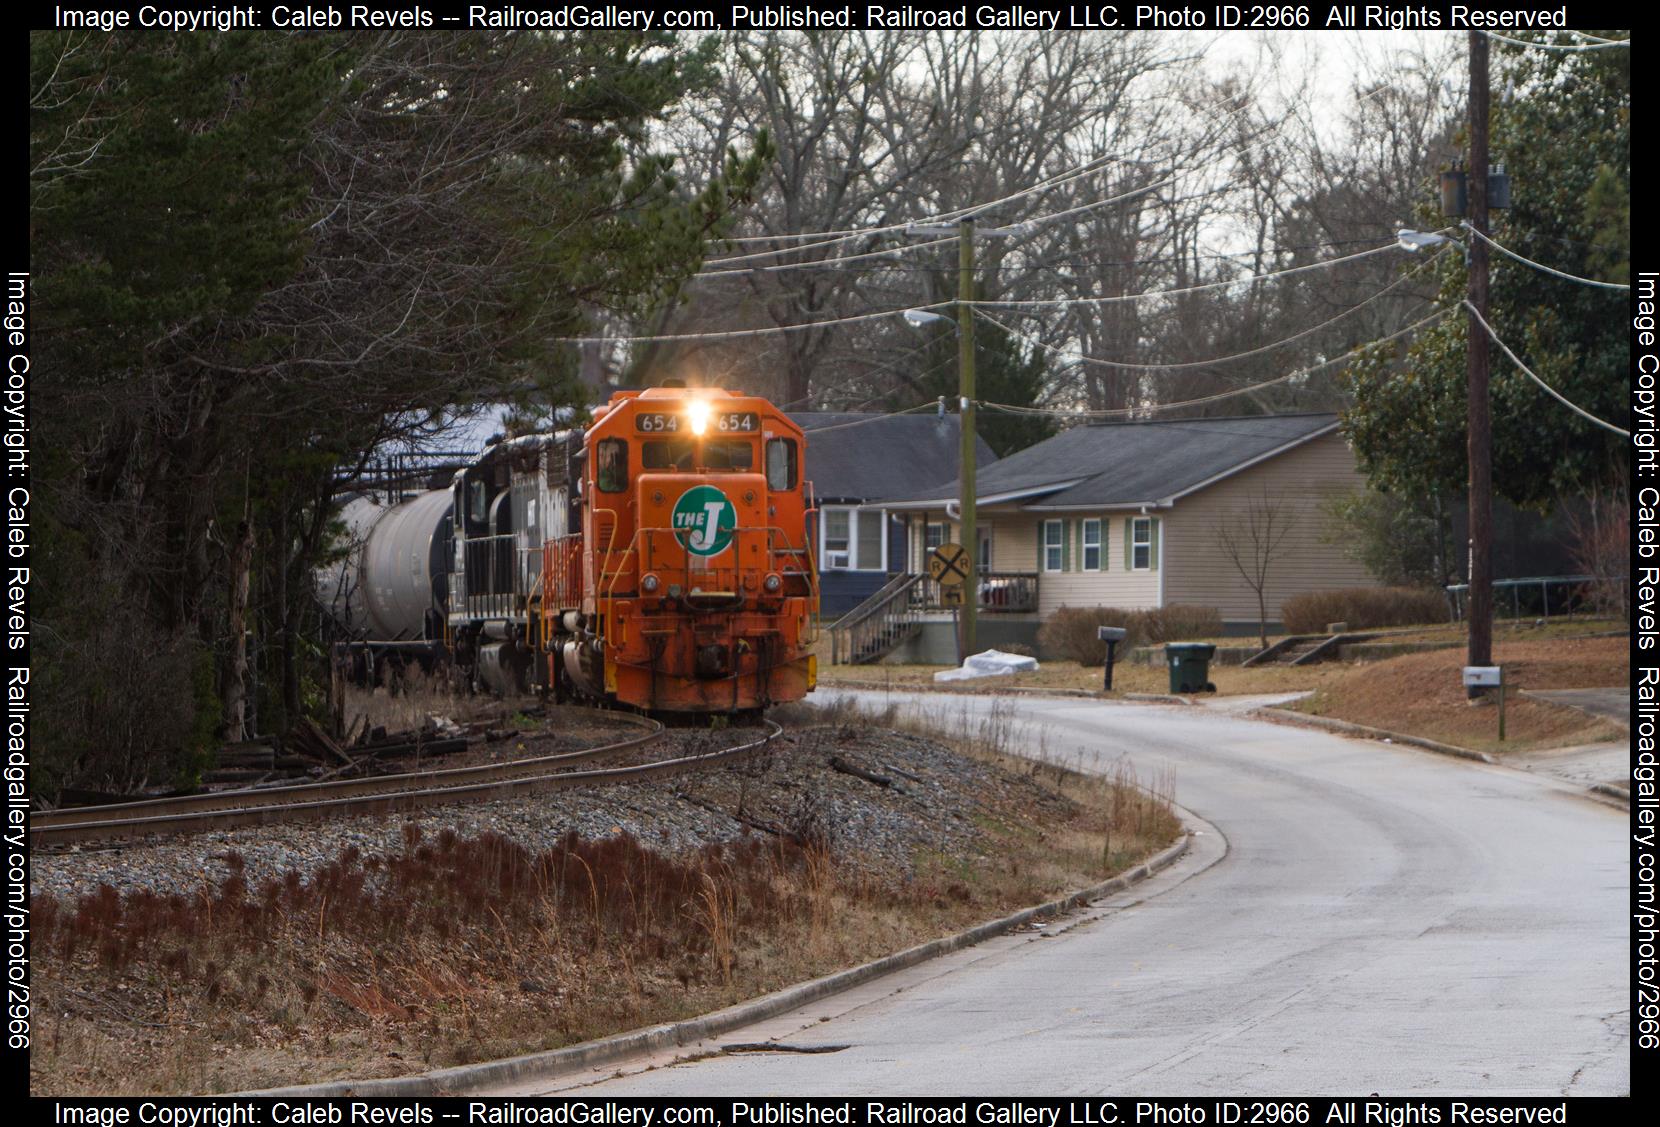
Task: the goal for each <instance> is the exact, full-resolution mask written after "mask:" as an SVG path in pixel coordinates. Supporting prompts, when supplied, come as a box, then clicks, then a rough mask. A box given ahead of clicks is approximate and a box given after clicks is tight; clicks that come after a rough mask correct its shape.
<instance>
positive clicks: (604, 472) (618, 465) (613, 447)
mask: <svg viewBox="0 0 1660 1127" xmlns="http://www.w3.org/2000/svg"><path fill="white" fill-rule="evenodd" d="M594 485H595V487H596V488H598V489H599V491H600V492H601V493H621V492H622V491H623V490H625V489H627V488H628V442H627V441H626V440H625V439H621V438H602V439H600V440H599V453H598V455H597V459H596V461H595V470H594Z"/></svg>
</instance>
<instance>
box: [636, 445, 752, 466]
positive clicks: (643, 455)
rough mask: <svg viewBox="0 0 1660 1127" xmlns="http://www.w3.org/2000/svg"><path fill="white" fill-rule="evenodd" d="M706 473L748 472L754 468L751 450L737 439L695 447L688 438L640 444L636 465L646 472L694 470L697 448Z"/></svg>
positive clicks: (749, 446)
mask: <svg viewBox="0 0 1660 1127" xmlns="http://www.w3.org/2000/svg"><path fill="white" fill-rule="evenodd" d="M700 445H701V446H702V448H703V463H702V466H701V468H702V469H706V470H740V471H742V470H749V469H753V468H754V466H755V446H754V444H753V443H751V442H746V441H743V440H741V439H719V438H712V439H708V440H706V441H704V442H702V443H699V442H697V441H695V440H693V439H690V438H666V439H652V440H651V441H649V442H642V443H641V444H640V465H641V466H642V467H643V468H645V469H648V470H694V469H698V468H700V467H699V465H698V447H699V446H700Z"/></svg>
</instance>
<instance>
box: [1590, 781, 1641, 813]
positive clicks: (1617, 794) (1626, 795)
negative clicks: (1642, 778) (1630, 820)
mask: <svg viewBox="0 0 1660 1127" xmlns="http://www.w3.org/2000/svg"><path fill="white" fill-rule="evenodd" d="M1590 791H1591V793H1592V794H1600V795H1603V796H1605V797H1607V798H1611V799H1613V800H1614V801H1615V802H1616V803H1617V804H1619V805H1621V806H1624V807H1626V808H1627V809H1630V808H1631V789H1630V788H1629V787H1620V786H1615V785H1614V784H1613V783H1592V784H1591V786H1590Z"/></svg>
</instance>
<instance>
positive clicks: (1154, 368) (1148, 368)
mask: <svg viewBox="0 0 1660 1127" xmlns="http://www.w3.org/2000/svg"><path fill="white" fill-rule="evenodd" d="M1446 253H1447V252H1446V251H1445V250H1442V251H1439V252H1437V254H1436V255H1435V256H1433V257H1431V258H1428V259H1426V260H1424V262H1423V263H1422V264H1421V265H1419V266H1418V267H1417V268H1416V269H1414V270H1411V271H1409V272H1408V273H1405V274H1402V275H1401V276H1400V277H1399V278H1396V279H1395V280H1394V281H1393V282H1390V283H1389V284H1388V285H1387V286H1385V287H1383V289H1381V290H1379V291H1378V292H1377V293H1375V294H1373V295H1372V296H1370V297H1368V298H1366V299H1364V300H1363V301H1361V302H1359V303H1357V304H1355V305H1352V306H1350V307H1349V308H1347V309H1345V310H1343V312H1341V313H1339V314H1338V315H1337V316H1335V317H1332V318H1329V319H1328V320H1325V321H1322V322H1320V323H1319V324H1318V325H1315V326H1313V327H1311V328H1307V329H1303V330H1301V331H1299V332H1296V333H1293V334H1292V335H1291V336H1288V337H1284V338H1283V339H1281V340H1277V341H1274V342H1273V343H1271V344H1265V345H1262V346H1261V347H1258V348H1253V349H1250V350H1249V351H1246V352H1236V353H1234V354H1233V355H1231V356H1217V357H1213V358H1212V359H1209V360H1184V361H1181V362H1180V363H1169V364H1132V363H1128V362H1126V361H1120V360H1102V359H1099V358H1098V357H1094V356H1086V355H1084V354H1083V353H1081V352H1075V351H1073V350H1071V349H1066V348H1061V347H1060V346H1058V345H1053V344H1046V343H1044V342H1043V341H1041V340H1039V339H1038V338H1037V337H1034V336H1028V335H1027V334H1025V333H1022V332H1020V331H1019V330H1017V329H1014V328H1012V327H1010V326H1009V325H1006V324H1004V323H1003V322H1002V321H999V320H998V319H997V318H995V317H993V316H991V314H989V313H985V312H983V311H980V312H976V314H975V316H977V317H984V318H985V319H986V320H987V321H990V322H991V323H992V324H993V325H996V326H997V327H998V328H1000V329H1002V330H1003V331H1004V332H1006V333H1008V334H1009V335H1010V336H1013V337H1016V338H1018V339H1020V340H1023V341H1025V342H1026V343H1028V344H1031V345H1035V346H1036V347H1038V348H1042V349H1045V350H1047V351H1049V352H1053V353H1056V354H1059V355H1063V356H1069V357H1071V358H1073V359H1075V360H1080V361H1083V362H1084V363H1086V364H1100V365H1102V366H1103V367H1108V368H1124V369H1128V370H1130V371H1136V372H1158V371H1175V370H1178V369H1182V368H1208V367H1211V366H1212V365H1215V364H1226V363H1229V362H1231V361H1234V360H1244V359H1246V358H1247V357H1251V356H1260V355H1262V354H1263V353H1265V352H1272V351H1273V350H1274V349H1276V348H1280V347H1283V346H1284V345H1287V344H1291V343H1292V342H1294V341H1299V340H1302V339H1303V338H1304V337H1308V336H1313V335H1314V334H1315V333H1317V332H1319V331H1321V330H1322V329H1326V328H1329V327H1331V326H1332V325H1335V324H1336V323H1337V322H1339V321H1341V320H1342V319H1343V318H1345V317H1348V316H1350V315H1351V314H1353V313H1355V312H1356V311H1357V310H1360V309H1364V308H1365V307H1366V306H1368V305H1370V304H1372V302H1374V301H1377V300H1378V299H1380V298H1382V297H1384V296H1385V295H1386V294H1388V293H1389V292H1390V291H1391V290H1393V289H1395V288H1396V287H1397V286H1399V285H1401V284H1402V283H1404V282H1406V281H1407V280H1408V279H1409V278H1411V277H1413V275H1415V274H1417V273H1419V272H1420V271H1422V270H1424V269H1426V268H1427V267H1428V266H1429V265H1430V263H1432V262H1434V261H1435V259H1436V258H1439V257H1440V256H1441V255H1443V254H1446Z"/></svg>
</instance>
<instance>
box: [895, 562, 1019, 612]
mask: <svg viewBox="0 0 1660 1127" xmlns="http://www.w3.org/2000/svg"><path fill="white" fill-rule="evenodd" d="M917 579H918V580H919V581H920V582H918V583H917V585H916V586H914V587H912V588H911V602H912V605H913V606H914V607H916V609H918V610H942V609H945V602H944V600H943V599H942V598H941V596H940V588H939V583H938V582H936V581H935V580H933V579H931V578H929V577H928V576H926V575H920V576H917ZM975 586H976V587H977V588H978V589H979V596H980V601H979V608H980V613H982V614H1032V613H1035V612H1036V611H1037V609H1038V573H1037V572H1035V571H988V572H985V573H983V574H981V575H978V576H976V577H975Z"/></svg>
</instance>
